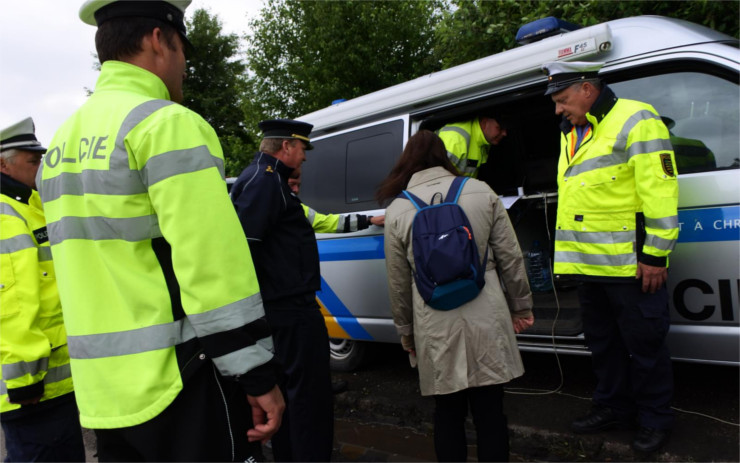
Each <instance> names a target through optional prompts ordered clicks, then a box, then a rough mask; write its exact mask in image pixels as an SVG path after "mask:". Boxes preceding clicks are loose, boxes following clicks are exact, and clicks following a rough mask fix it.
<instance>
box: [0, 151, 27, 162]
mask: <svg viewBox="0 0 740 463" xmlns="http://www.w3.org/2000/svg"><path fill="white" fill-rule="evenodd" d="M22 151H23V150H17V149H12V148H11V149H9V150H5V151H2V152H0V157H1V158H3V159H5V160H6V161H8V160H10V158H12V157H14V156H15V155H16V154H19V153H21V152H22Z"/></svg>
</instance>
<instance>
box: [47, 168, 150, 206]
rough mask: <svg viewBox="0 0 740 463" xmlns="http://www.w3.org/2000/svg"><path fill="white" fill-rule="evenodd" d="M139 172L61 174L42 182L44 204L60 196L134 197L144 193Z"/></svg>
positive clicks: (108, 171)
mask: <svg viewBox="0 0 740 463" xmlns="http://www.w3.org/2000/svg"><path fill="white" fill-rule="evenodd" d="M145 192H146V187H145V186H144V184H143V183H142V180H141V174H140V173H139V171H132V170H129V169H126V170H92V169H88V170H83V171H82V172H80V173H79V174H75V173H71V172H62V173H61V174H59V175H57V176H56V177H53V178H47V179H46V180H44V181H43V193H42V194H41V197H42V198H43V200H44V202H49V201H54V200H55V199H59V198H60V197H61V196H62V194H65V195H74V196H82V195H84V194H98V195H135V194H140V193H145Z"/></svg>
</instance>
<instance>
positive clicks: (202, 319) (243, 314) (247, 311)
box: [188, 293, 265, 337]
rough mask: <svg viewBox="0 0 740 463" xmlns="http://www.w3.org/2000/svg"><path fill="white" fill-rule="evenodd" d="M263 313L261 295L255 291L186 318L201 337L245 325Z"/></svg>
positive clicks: (260, 316)
mask: <svg viewBox="0 0 740 463" xmlns="http://www.w3.org/2000/svg"><path fill="white" fill-rule="evenodd" d="M255 309H256V310H255ZM264 315H265V312H264V309H263V308H262V295H261V294H260V293H257V294H255V295H253V296H249V297H247V298H245V299H242V300H240V301H236V302H232V303H231V304H228V305H225V306H223V307H219V308H218V309H213V310H209V311H208V312H203V313H199V314H192V315H188V318H189V319H190V322H191V323H192V324H193V327H194V329H195V331H196V332H197V333H198V336H199V337H203V336H208V335H210V334H215V333H221V332H223V331H228V330H232V329H234V328H237V327H240V326H244V325H247V324H249V323H251V322H253V321H255V320H257V319H259V318H262V317H263V316H264Z"/></svg>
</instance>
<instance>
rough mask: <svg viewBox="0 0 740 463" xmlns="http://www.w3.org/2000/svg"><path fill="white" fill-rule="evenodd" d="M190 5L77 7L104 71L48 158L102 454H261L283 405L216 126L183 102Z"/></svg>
mask: <svg viewBox="0 0 740 463" xmlns="http://www.w3.org/2000/svg"><path fill="white" fill-rule="evenodd" d="M189 3H190V0H170V1H136V2H131V1H115V0H114V1H111V0H106V1H99V0H90V1H87V2H86V3H85V4H84V5H83V6H82V8H81V10H80V17H81V19H82V20H83V21H84V22H86V23H88V24H91V25H97V26H98V30H97V34H96V46H97V51H98V57H99V58H100V61H101V63H102V68H101V72H100V77H99V78H98V81H97V84H96V88H95V92H94V93H93V94H92V96H91V97H90V98H89V99H88V100H87V102H86V103H85V104H84V105H83V106H82V107H81V108H80V109H79V110H78V111H77V112H76V113H75V114H73V115H72V116H71V117H70V118H69V119H68V120H67V121H66V122H65V123H64V125H62V127H61V128H60V129H59V130H58V131H57V133H56V135H55V136H54V138H53V140H52V142H51V144H50V147H49V151H48V153H47V155H46V157H45V158H44V164H43V166H42V167H41V170H40V171H39V175H40V180H39V181H38V182H37V184H38V185H39V187H40V188H39V192H40V193H41V199H42V200H43V202H44V208H45V214H46V218H47V221H48V230H49V240H50V242H51V247H52V250H53V253H54V266H55V269H56V270H57V276H58V281H59V288H60V296H61V300H62V303H63V306H64V319H65V323H66V325H67V333H68V343H69V352H70V357H71V359H72V362H71V365H72V374H73V376H74V381H75V388H76V392H77V402H78V405H79V409H80V418H81V422H82V425H83V426H85V427H87V428H92V429H94V430H95V434H96V436H97V450H98V458H99V459H100V460H101V461H111V460H116V461H142V460H147V461H245V460H254V459H258V458H259V456H260V455H259V453H260V451H261V447H260V445H259V442H258V441H266V440H267V439H269V438H270V437H271V435H272V434H273V433H274V432H275V431H276V429H277V428H278V427H279V424H280V417H281V414H282V409H283V407H284V403H283V399H282V396H281V394H280V391H279V389H278V388H277V386H276V383H277V372H278V370H277V369H276V367H275V362H274V360H273V353H272V338H271V336H270V332H269V327H268V325H267V321H266V319H265V318H264V310H263V307H262V301H261V299H260V295H259V287H258V284H257V278H256V276H255V273H254V268H253V266H252V261H251V258H250V254H249V246H248V245H247V242H246V240H245V239H244V235H243V233H242V231H241V227H240V226H239V219H238V218H237V216H236V214H235V213H234V209H233V207H232V205H231V202H230V201H229V198H228V195H227V194H226V189H225V182H224V164H223V154H222V151H221V147H220V145H219V141H218V138H217V136H216V134H215V132H214V130H213V128H211V126H210V125H208V123H207V122H205V120H203V118H201V117H200V116H198V115H197V114H195V113H194V112H192V111H190V110H188V109H187V108H185V107H183V106H181V105H179V104H177V103H178V102H180V101H181V100H182V96H183V95H182V81H183V78H184V76H185V47H186V46H187V45H188V40H187V37H186V36H185V26H184V22H183V18H184V12H185V8H186V7H187V5H188V4H189ZM250 405H251V410H250ZM253 418H254V422H252V419H253Z"/></svg>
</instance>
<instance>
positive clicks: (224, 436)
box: [95, 361, 263, 462]
mask: <svg viewBox="0 0 740 463" xmlns="http://www.w3.org/2000/svg"><path fill="white" fill-rule="evenodd" d="M251 427H252V413H251V408H250V407H249V405H248V403H247V396H246V394H245V393H244V391H243V389H242V388H241V386H240V385H238V384H237V383H235V382H233V381H226V380H224V378H223V377H221V375H220V374H219V373H218V370H216V367H215V366H214V365H213V364H212V363H211V362H210V361H206V362H204V365H202V366H201V367H200V368H199V369H198V370H197V371H196V372H195V373H194V374H193V376H192V377H190V378H189V379H188V381H187V382H186V383H185V386H184V388H183V390H182V391H180V394H179V395H178V396H177V398H176V399H175V400H174V401H173V402H172V403H171V404H170V405H169V407H167V408H166V409H165V410H164V411H163V412H162V413H160V414H159V415H157V416H156V417H154V418H153V419H151V420H149V421H147V422H145V423H142V424H139V425H137V426H131V427H127V428H117V429H96V430H95V435H96V436H97V439H98V460H99V461H101V462H103V461H247V462H255V461H261V460H263V457H262V453H261V452H262V450H261V449H262V448H261V445H260V443H259V442H256V443H250V442H248V441H247V430H248V429H249V428H251Z"/></svg>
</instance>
